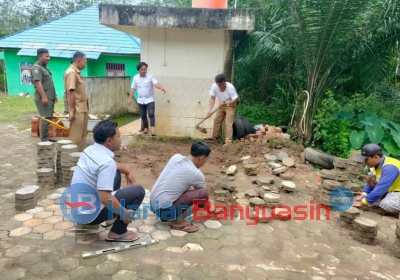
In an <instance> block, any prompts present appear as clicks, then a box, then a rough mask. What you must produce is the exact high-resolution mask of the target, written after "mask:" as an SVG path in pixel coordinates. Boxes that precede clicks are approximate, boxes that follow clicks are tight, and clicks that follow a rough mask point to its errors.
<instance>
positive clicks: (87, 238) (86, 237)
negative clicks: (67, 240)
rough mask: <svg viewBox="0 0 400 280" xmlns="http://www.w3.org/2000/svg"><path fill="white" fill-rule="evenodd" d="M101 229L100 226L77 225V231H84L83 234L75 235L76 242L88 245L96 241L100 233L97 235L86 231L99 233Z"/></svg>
mask: <svg viewBox="0 0 400 280" xmlns="http://www.w3.org/2000/svg"><path fill="white" fill-rule="evenodd" d="M99 228H100V225H81V224H75V229H76V230H83V231H82V233H79V232H76V233H75V241H76V242H77V243H84V244H88V243H91V242H93V241H96V240H97V236H98V232H97V233H85V232H84V230H91V231H98V230H99Z"/></svg>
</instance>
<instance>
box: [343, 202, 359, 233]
mask: <svg viewBox="0 0 400 280" xmlns="http://www.w3.org/2000/svg"><path fill="white" fill-rule="evenodd" d="M359 216H360V210H358V209H357V208H355V207H350V208H349V209H348V210H346V211H343V212H340V217H339V225H340V226H341V227H343V228H347V229H351V230H352V229H353V226H354V220H355V219H356V218H358V217H359Z"/></svg>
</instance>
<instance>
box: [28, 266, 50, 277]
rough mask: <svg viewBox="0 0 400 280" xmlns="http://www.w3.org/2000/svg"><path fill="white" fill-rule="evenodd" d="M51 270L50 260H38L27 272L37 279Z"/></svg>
mask: <svg viewBox="0 0 400 280" xmlns="http://www.w3.org/2000/svg"><path fill="white" fill-rule="evenodd" d="M52 271H53V264H52V263H51V262H40V263H37V264H35V265H34V266H32V268H31V269H30V271H29V274H31V275H33V276H37V277H38V278H39V279H40V278H42V277H44V276H45V275H47V274H49V273H51V272H52Z"/></svg>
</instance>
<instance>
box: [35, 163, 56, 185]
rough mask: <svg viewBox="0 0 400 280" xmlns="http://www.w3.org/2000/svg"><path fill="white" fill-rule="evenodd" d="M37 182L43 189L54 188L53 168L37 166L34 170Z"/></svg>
mask: <svg viewBox="0 0 400 280" xmlns="http://www.w3.org/2000/svg"><path fill="white" fill-rule="evenodd" d="M36 174H37V178H38V180H37V184H38V185H39V187H41V188H44V189H54V181H55V173H54V169H53V168H39V169H38V170H36Z"/></svg>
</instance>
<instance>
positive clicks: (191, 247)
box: [182, 243, 204, 252]
mask: <svg viewBox="0 0 400 280" xmlns="http://www.w3.org/2000/svg"><path fill="white" fill-rule="evenodd" d="M182 249H183V250H184V251H194V252H198V251H204V248H203V247H201V245H200V244H195V243H187V244H186V245H183V246H182Z"/></svg>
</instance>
